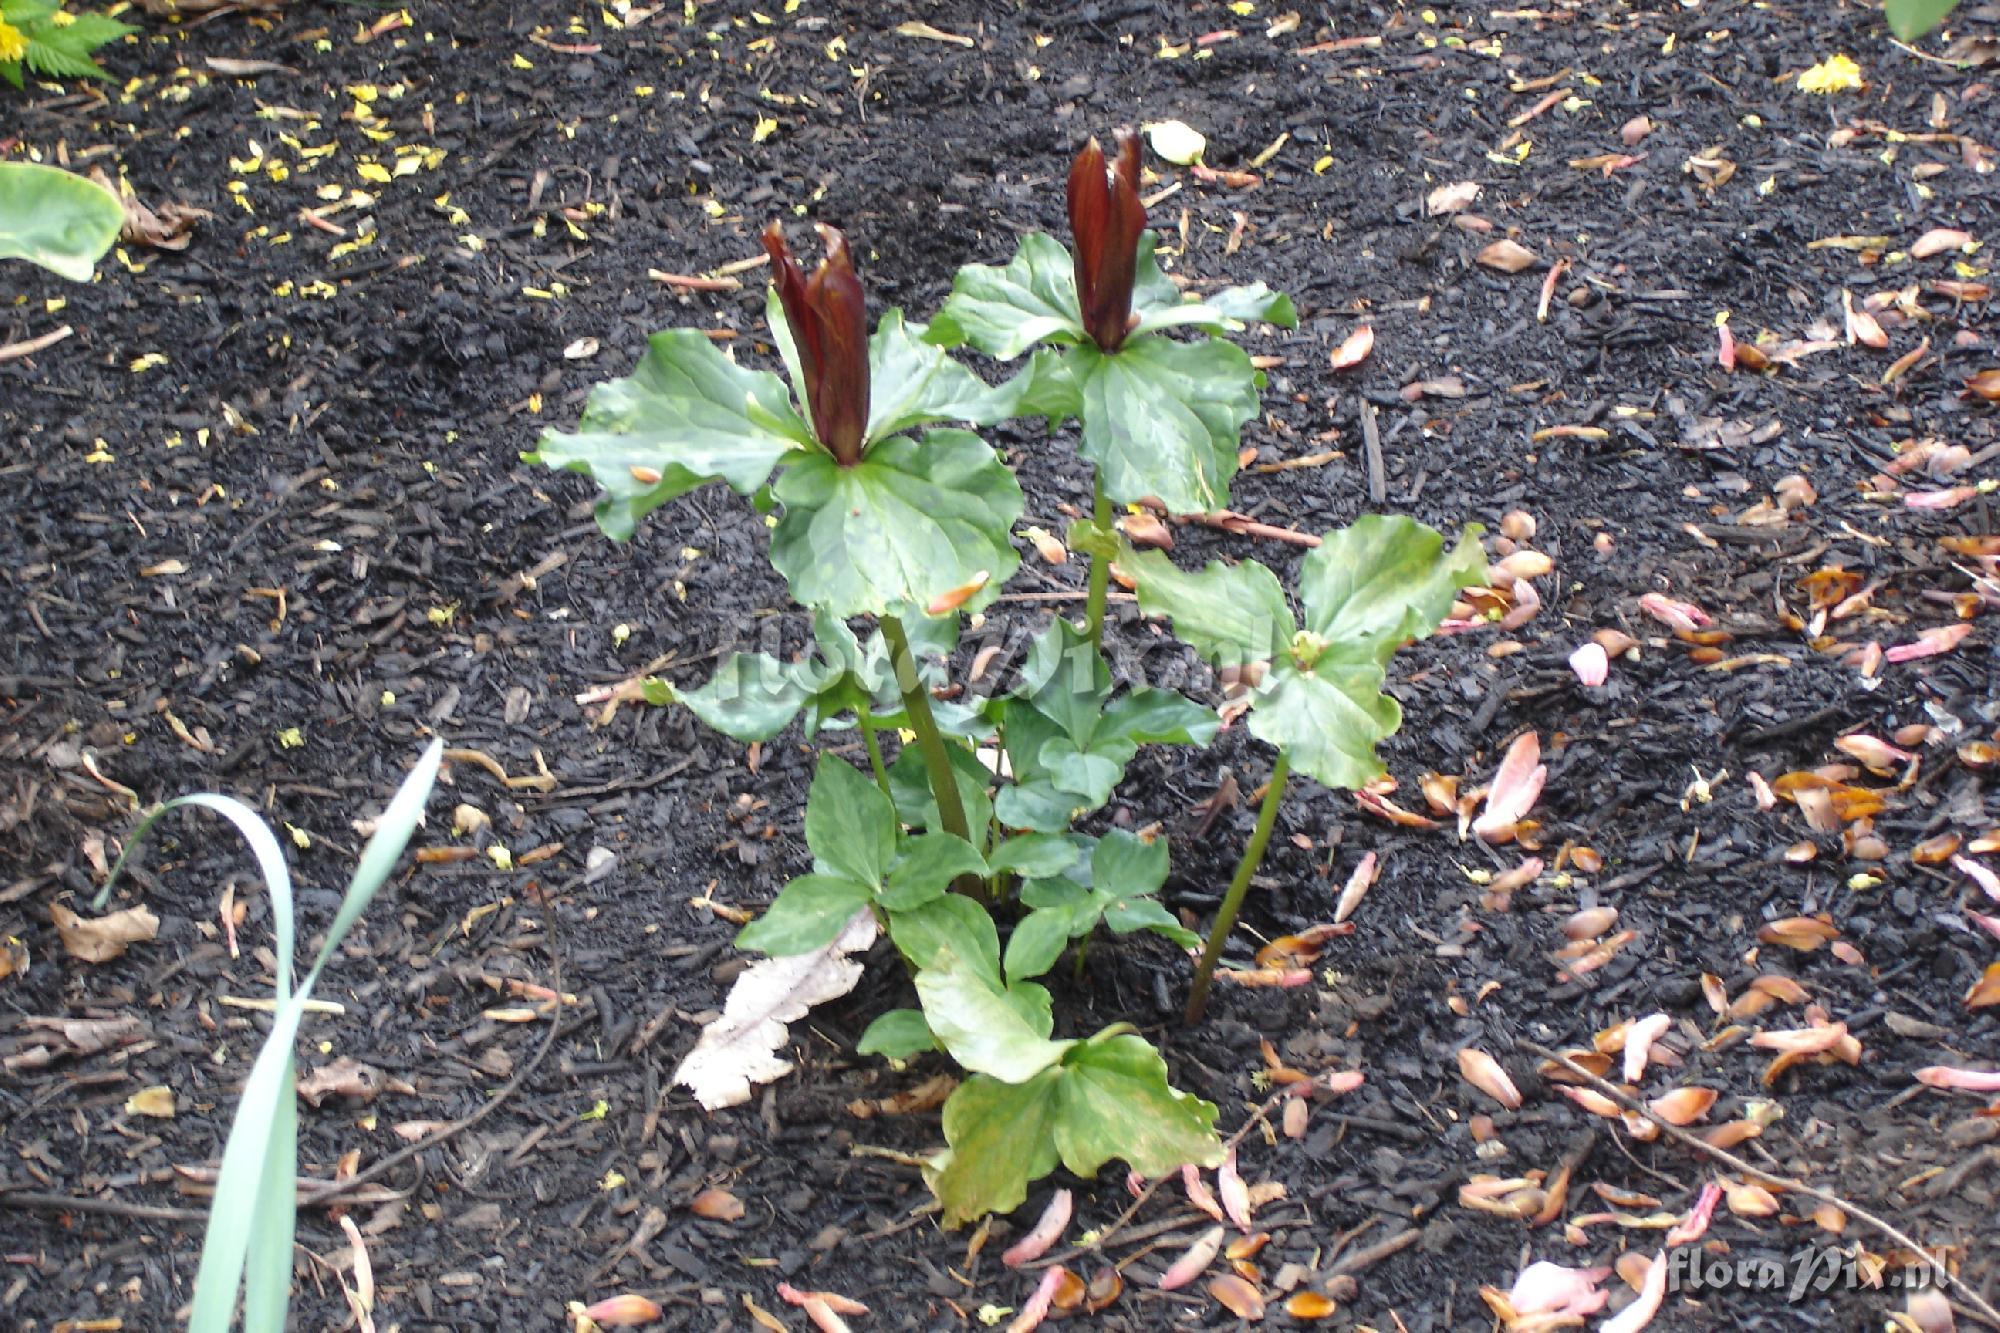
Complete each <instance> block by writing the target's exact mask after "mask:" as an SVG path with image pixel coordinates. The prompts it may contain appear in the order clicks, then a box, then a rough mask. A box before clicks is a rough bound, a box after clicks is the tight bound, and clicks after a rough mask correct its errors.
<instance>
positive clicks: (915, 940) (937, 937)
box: [889, 893, 1048, 1036]
mask: <svg viewBox="0 0 2000 1333" xmlns="http://www.w3.org/2000/svg"><path fill="white" fill-rule="evenodd" d="M889 937H890V938H891V939H892V940H894V941H895V942H896V948H897V950H898V951H899V952H900V953H901V954H902V955H903V957H904V959H906V960H907V961H908V962H909V964H910V966H911V967H912V968H913V969H917V970H919V971H921V970H922V969H924V968H928V967H931V966H933V965H934V964H935V960H936V959H938V958H939V957H941V956H943V955H945V954H947V953H949V954H950V955H951V956H952V957H954V958H957V959H960V960H970V961H969V962H968V963H967V964H966V965H967V966H969V967H975V968H976V969H977V970H979V971H980V972H981V973H982V974H983V975H987V976H992V977H998V976H999V974H1000V932H999V930H998V929H997V928H995V926H994V925H993V918H992V917H991V916H990V915H988V914H987V911H986V909H985V908H984V907H983V906H981V905H980V904H978V903H976V902H974V901H973V900H972V899H970V898H968V897H966V896H965V895H964V894H961V893H947V894H945V895H944V896H943V897H941V898H936V899H933V900H932V901H930V902H927V903H925V904H924V905H923V906H922V907H917V908H912V909H910V910H909V911H905V912H891V913H889ZM1042 1035H1043V1036H1047V1035H1048V1029H1046V1028H1044V1029H1043V1030H1042Z"/></svg>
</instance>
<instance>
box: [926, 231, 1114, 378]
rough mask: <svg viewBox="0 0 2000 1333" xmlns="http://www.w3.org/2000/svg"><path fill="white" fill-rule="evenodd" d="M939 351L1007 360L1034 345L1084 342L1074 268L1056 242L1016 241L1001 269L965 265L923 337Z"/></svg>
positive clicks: (1037, 235)
mask: <svg viewBox="0 0 2000 1333" xmlns="http://www.w3.org/2000/svg"><path fill="white" fill-rule="evenodd" d="M925 336H926V337H928V338H929V339H930V340H931V341H932V342H935V343H938V344H939V345H941V346H944V347H957V346H959V345H961V344H963V343H971V344H972V345H973V346H974V347H976V348H978V349H979V350H980V351H982V352H984V353H986V355H988V356H990V357H993V358H995V359H997V360H1000V361H1011V360H1013V359H1014V358H1015V357H1017V356H1019V355H1021V353H1023V352H1025V351H1027V350H1028V349H1029V348H1031V347H1033V346H1034V345H1035V344H1036V343H1038V342H1043V341H1048V342H1058V343H1073V342H1081V341H1084V340H1085V339H1086V336H1087V335H1086V334H1085V333H1084V331H1083V319H1082V317H1081V315H1080V314H1079V313H1078V309H1077V299H1076V270H1075V266H1074V265H1073V264H1072V262H1071V260H1070V254H1069V251H1067V250H1065V249H1063V247H1062V244H1061V242H1059V241H1057V240H1056V239H1055V238H1054V237H1052V236H1049V235H1046V234H1045V233H1042V232H1039V231H1033V232H1029V233H1028V234H1027V235H1026V236H1023V237H1022V238H1021V245H1020V248H1019V249H1018V250H1016V251H1015V252H1014V257H1013V258H1012V259H1010V260H1008V261H1007V264H1006V267H1004V268H994V267H992V266H991V265H987V264H967V265H964V266H963V267H961V268H960V269H959V270H958V276H957V277H956V278H954V279H953V280H952V284H951V296H950V298H949V299H948V300H946V301H945V303H944V308H943V309H942V310H940V311H938V314H937V318H936V319H933V320H932V321H931V324H930V329H929V330H928V332H927V333H926V334H925Z"/></svg>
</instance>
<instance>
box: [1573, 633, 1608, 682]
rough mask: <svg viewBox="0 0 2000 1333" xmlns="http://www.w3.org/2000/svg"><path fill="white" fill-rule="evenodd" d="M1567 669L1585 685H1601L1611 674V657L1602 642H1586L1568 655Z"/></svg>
mask: <svg viewBox="0 0 2000 1333" xmlns="http://www.w3.org/2000/svg"><path fill="white" fill-rule="evenodd" d="M1569 669H1570V670H1571V671H1574V672H1575V673H1576V678H1577V679H1578V680H1580V681H1582V682H1583V683H1584V684H1586V685H1590V686H1597V685H1602V684H1603V683H1604V678H1605V677H1606V676H1608V675H1610V674H1611V658H1610V656H1609V654H1607V653H1606V652H1605V651H1604V645H1603V644H1601V643H1586V644H1584V645H1583V647H1581V648H1579V649H1577V650H1576V651H1575V652H1573V653H1571V654H1570V655H1569Z"/></svg>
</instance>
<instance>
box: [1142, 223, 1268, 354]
mask: <svg viewBox="0 0 2000 1333" xmlns="http://www.w3.org/2000/svg"><path fill="white" fill-rule="evenodd" d="M1158 248H1159V235H1158V233H1156V232H1150V231H1149V232H1147V233H1145V234H1144V235H1143V236H1142V237H1140V239H1139V269H1138V273H1137V275H1136V277H1135V280H1134V281H1133V284H1132V313H1133V314H1135V315H1137V316H1138V317H1139V326H1138V332H1141V333H1151V332H1154V331H1156V330H1159V329H1165V328H1173V327H1175V326H1179V325H1184V326H1191V327H1194V328H1198V329H1201V330H1203V331H1205V332H1208V333H1233V332H1236V331H1238V330H1240V329H1241V328H1242V327H1243V326H1244V325H1245V324H1247V323H1248V322H1249V321H1251V320H1253V319H1254V320H1262V321H1263V322H1264V323H1266V324H1276V325H1278V326H1279V327H1281V328H1287V329H1290V328H1297V327H1298V323H1299V315H1298V311H1296V310H1294V309H1293V308H1292V298H1291V297H1289V296H1286V295H1284V294H1282V293H1280V292H1274V291H1272V290H1271V289H1270V288H1268V287H1266V286H1265V285H1264V284H1263V283H1261V282H1254V283H1251V284H1250V285H1249V286H1247V287H1231V288H1229V289H1228V290H1226V291H1221V292H1217V293H1216V294H1215V295H1213V296H1209V297H1205V298H1203V299H1202V300H1200V301H1187V300H1184V299H1182V296H1181V289H1180V288H1178V287H1176V286H1175V285H1174V283H1173V280H1172V279H1171V278H1169V277H1168V276H1167V275H1166V273H1165V272H1164V271H1163V270H1162V269H1161V268H1160V262H1159V259H1158V258H1157V257H1156V255H1155V251H1157V250H1158Z"/></svg>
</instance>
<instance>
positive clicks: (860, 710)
mask: <svg viewBox="0 0 2000 1333" xmlns="http://www.w3.org/2000/svg"><path fill="white" fill-rule="evenodd" d="M854 720H855V721H857V722H859V723H860V724H861V743H862V744H863V745H865V746H867V747H868V767H870V768H872V769H874V770H875V785H876V786H878V787H880V788H881V789H882V794H883V795H884V796H888V795H889V770H888V768H887V767H886V766H885V765H884V764H883V763H882V743H881V742H880V741H878V740H876V739H875V714H873V713H871V712H869V711H868V705H867V704H861V705H858V706H857V707H856V708H855V710H854Z"/></svg>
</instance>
